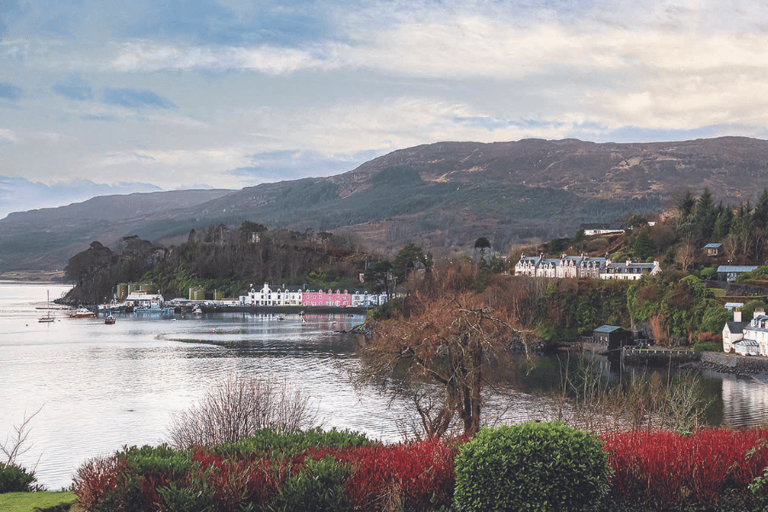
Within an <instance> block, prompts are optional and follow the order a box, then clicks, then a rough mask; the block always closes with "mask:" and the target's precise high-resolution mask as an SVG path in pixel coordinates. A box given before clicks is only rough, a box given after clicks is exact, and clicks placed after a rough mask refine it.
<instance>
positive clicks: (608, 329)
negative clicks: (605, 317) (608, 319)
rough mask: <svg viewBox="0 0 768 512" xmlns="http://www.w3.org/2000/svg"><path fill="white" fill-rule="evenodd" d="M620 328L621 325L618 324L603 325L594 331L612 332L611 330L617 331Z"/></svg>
mask: <svg viewBox="0 0 768 512" xmlns="http://www.w3.org/2000/svg"><path fill="white" fill-rule="evenodd" d="M620 329H621V327H619V326H618V325H601V326H600V327H598V328H597V329H595V331H594V332H605V333H611V332H616V331H618V330H620Z"/></svg>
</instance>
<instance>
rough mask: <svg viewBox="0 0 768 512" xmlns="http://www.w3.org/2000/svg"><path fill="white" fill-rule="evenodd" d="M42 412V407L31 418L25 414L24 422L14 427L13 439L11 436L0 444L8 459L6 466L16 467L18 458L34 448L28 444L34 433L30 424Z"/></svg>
mask: <svg viewBox="0 0 768 512" xmlns="http://www.w3.org/2000/svg"><path fill="white" fill-rule="evenodd" d="M42 410H43V406H42V405H41V406H40V408H39V409H38V410H37V411H35V412H34V413H32V414H30V415H29V416H27V413H26V412H25V413H24V418H23V420H22V422H21V423H20V424H19V425H14V426H13V431H14V434H13V437H11V435H10V434H9V435H8V436H6V438H5V442H4V443H1V444H0V452H2V454H3V457H4V458H5V459H6V462H5V465H6V466H16V465H17V460H18V458H19V457H20V456H22V455H24V454H25V453H27V452H28V451H29V450H30V449H31V448H32V445H31V444H28V443H27V438H28V437H29V434H30V432H31V431H32V428H31V427H30V426H29V423H30V422H31V421H32V420H33V419H34V417H35V416H37V415H38V414H39V413H40V411H42ZM33 472H34V471H33Z"/></svg>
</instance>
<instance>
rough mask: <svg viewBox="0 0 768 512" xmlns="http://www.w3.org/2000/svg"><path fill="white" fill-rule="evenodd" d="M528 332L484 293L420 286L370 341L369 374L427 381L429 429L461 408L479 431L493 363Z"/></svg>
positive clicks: (467, 428)
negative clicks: (430, 289) (490, 303)
mask: <svg viewBox="0 0 768 512" xmlns="http://www.w3.org/2000/svg"><path fill="white" fill-rule="evenodd" d="M467 284H469V283H467ZM524 334H525V333H524V332H523V331H521V330H519V329H516V328H515V327H513V326H512V325H511V324H510V322H509V320H508V317H507V315H506V314H505V313H504V312H503V311H501V310H492V309H491V308H489V307H488V306H487V305H486V303H485V301H484V298H483V296H481V295H477V294H474V293H472V292H469V291H466V290H465V291H460V292H458V293H456V294H455V295H450V294H446V293H438V294H434V293H428V292H427V293H425V292H424V291H422V290H419V291H417V292H416V293H414V294H413V295H411V296H410V297H408V298H407V299H406V300H405V301H404V304H403V309H402V310H401V311H399V312H395V314H394V315H393V316H392V317H391V318H390V319H389V320H384V321H381V322H379V323H377V324H375V325H374V327H373V335H372V337H371V339H370V342H369V343H368V344H367V345H366V346H365V347H364V349H363V354H362V355H363V358H362V359H363V362H364V366H363V370H362V374H361V379H362V380H363V381H366V382H383V381H385V380H389V379H391V377H392V376H396V375H405V376H406V379H407V382H410V383H413V382H417V383H426V385H427V386H428V387H426V388H421V389H422V392H423V391H424V390H425V389H431V390H432V394H431V395H430V399H429V400H424V395H423V394H422V395H421V401H420V402H416V408H417V413H418V414H419V416H420V417H421V420H422V423H423V425H424V427H425V430H426V431H427V432H426V433H427V436H429V437H440V436H442V435H443V434H445V433H446V431H447V430H448V428H449V427H450V425H451V422H452V421H453V419H454V418H455V417H456V416H458V418H459V420H460V422H461V424H462V427H463V431H464V433H465V434H467V435H470V436H471V435H473V434H475V433H476V432H477V431H478V430H479V429H480V426H481V420H482V418H481V410H482V390H483V388H484V387H485V386H486V385H487V384H488V375H487V368H488V365H490V364H491V363H492V362H493V361H498V360H499V359H500V358H503V357H505V356H506V355H508V354H509V350H508V345H509V343H510V341H511V340H512V338H513V337H515V336H517V337H520V336H522V337H523V340H524ZM524 346H526V345H525V344H524ZM503 366H504V368H508V367H509V366H507V365H503ZM389 389H390V391H391V392H392V393H394V394H398V393H399V392H398V391H397V390H394V391H392V389H393V388H392V387H390V388H389ZM401 389H402V388H401ZM405 389H408V390H409V393H410V392H411V388H409V387H407V386H406V387H405ZM425 403H427V404H429V407H424V406H423V405H424V404H425ZM435 404H438V405H437V406H435Z"/></svg>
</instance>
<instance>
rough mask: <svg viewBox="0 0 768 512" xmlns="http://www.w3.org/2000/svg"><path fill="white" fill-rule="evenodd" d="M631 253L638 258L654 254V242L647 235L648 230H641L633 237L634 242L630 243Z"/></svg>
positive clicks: (643, 258)
mask: <svg viewBox="0 0 768 512" xmlns="http://www.w3.org/2000/svg"><path fill="white" fill-rule="evenodd" d="M632 253H633V254H634V256H635V258H636V259H638V260H642V261H644V260H646V259H647V258H649V257H651V256H654V255H655V254H656V244H655V243H654V242H653V240H652V239H651V237H650V235H648V230H647V229H644V230H642V231H641V232H640V233H639V234H638V235H637V238H635V243H634V244H633V245H632Z"/></svg>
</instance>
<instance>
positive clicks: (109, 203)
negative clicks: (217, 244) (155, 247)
mask: <svg viewBox="0 0 768 512" xmlns="http://www.w3.org/2000/svg"><path fill="white" fill-rule="evenodd" d="M230 192H231V190H182V191H173V192H151V193H137V194H129V195H110V196H100V197H94V198H92V199H89V200H87V201H84V202H82V203H75V204H71V205H68V206H61V207H58V208H43V209H40V210H31V211H28V212H22V213H11V214H9V215H8V216H7V217H6V218H5V219H2V220H0V272H5V271H9V270H54V269H62V268H64V266H65V265H66V263H67V261H69V258H71V257H72V256H73V255H75V254H77V253H78V252H80V251H82V250H84V249H87V248H88V246H89V245H90V243H91V242H92V241H94V240H98V241H100V242H102V243H103V244H104V245H110V244H113V243H114V242H116V241H118V240H119V239H120V238H122V237H123V236H124V235H125V234H126V233H127V232H129V231H132V230H133V229H135V228H137V227H140V226H142V225H144V224H145V223H146V222H147V219H149V218H151V216H152V215H154V214H156V213H157V212H161V211H162V212H167V211H171V210H173V209H174V208H182V207H184V208H188V207H190V206H191V205H196V204H200V203H205V202H208V201H211V200H213V199H216V198H218V197H221V196H224V195H226V194H228V193H230Z"/></svg>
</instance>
